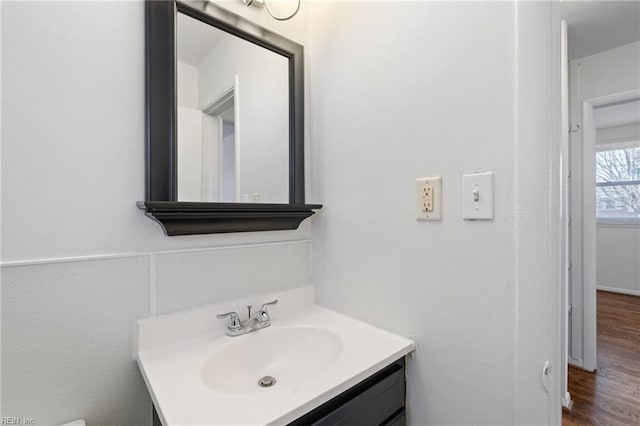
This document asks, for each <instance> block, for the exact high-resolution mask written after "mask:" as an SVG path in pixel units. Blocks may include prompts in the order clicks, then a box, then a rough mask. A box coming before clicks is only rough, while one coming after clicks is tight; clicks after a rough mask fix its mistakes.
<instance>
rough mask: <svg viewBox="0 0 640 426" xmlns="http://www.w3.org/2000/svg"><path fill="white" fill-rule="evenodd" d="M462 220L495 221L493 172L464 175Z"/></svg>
mask: <svg viewBox="0 0 640 426" xmlns="http://www.w3.org/2000/svg"><path fill="white" fill-rule="evenodd" d="M462 218H463V219H469V220H492V219H493V172H483V173H470V174H464V175H462Z"/></svg>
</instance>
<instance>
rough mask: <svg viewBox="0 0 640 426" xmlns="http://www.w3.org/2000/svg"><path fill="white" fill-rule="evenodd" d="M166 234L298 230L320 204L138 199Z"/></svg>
mask: <svg viewBox="0 0 640 426" xmlns="http://www.w3.org/2000/svg"><path fill="white" fill-rule="evenodd" d="M138 207H139V208H141V209H144V210H145V214H146V215H147V216H148V217H150V218H151V219H153V220H155V221H156V222H158V223H159V224H160V225H161V226H162V228H163V229H164V232H165V234H166V235H168V236H176V235H196V234H217V233H229V232H253V231H279V230H291V229H297V228H298V226H300V223H302V221H303V220H305V219H306V218H308V217H309V216H311V215H312V214H313V209H319V208H321V207H322V205H320V204H243V203H201V202H184V201H183V202H171V201H140V202H138Z"/></svg>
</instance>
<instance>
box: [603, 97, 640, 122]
mask: <svg viewBox="0 0 640 426" xmlns="http://www.w3.org/2000/svg"><path fill="white" fill-rule="evenodd" d="M595 121H596V128H597V129H603V128H607V127H617V126H624V125H627V124H634V123H638V122H640V100H636V101H633V102H624V103H619V104H613V105H611V106H606V107H603V108H597V109H596V113H595Z"/></svg>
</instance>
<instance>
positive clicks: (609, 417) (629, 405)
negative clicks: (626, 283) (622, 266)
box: [562, 291, 640, 426]
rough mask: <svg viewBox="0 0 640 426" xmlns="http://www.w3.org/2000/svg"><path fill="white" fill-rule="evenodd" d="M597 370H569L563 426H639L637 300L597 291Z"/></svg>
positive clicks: (639, 318)
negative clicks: (568, 395) (569, 404)
mask: <svg viewBox="0 0 640 426" xmlns="http://www.w3.org/2000/svg"><path fill="white" fill-rule="evenodd" d="M597 309H598V355H597V360H598V361H597V362H598V371H597V372H596V373H589V372H586V371H584V370H581V369H579V368H575V367H570V368H569V393H571V399H572V400H573V407H572V408H571V412H566V411H565V412H564V413H563V416H562V424H563V426H573V425H581V426H582V425H599V426H600V425H601V426H617V425H633V426H638V425H640V297H638V296H627V295H623V294H616V293H609V292H604V291H598V296H597Z"/></svg>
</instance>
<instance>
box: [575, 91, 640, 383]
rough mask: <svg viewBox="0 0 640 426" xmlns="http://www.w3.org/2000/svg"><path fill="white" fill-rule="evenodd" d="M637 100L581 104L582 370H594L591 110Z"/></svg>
mask: <svg viewBox="0 0 640 426" xmlns="http://www.w3.org/2000/svg"><path fill="white" fill-rule="evenodd" d="M638 97H640V89H634V90H629V91H626V92H621V93H614V94H611V95H606V96H601V97H597V98H592V99H586V100H584V101H583V102H582V130H583V135H582V137H583V139H582V161H583V165H582V167H583V169H582V170H583V174H582V180H583V185H582V195H583V198H582V234H583V241H582V250H583V261H582V271H583V275H582V282H583V285H582V303H583V318H582V327H583V363H584V366H583V368H584V369H585V370H587V371H595V370H596V368H597V359H596V354H597V347H596V346H597V337H596V336H597V327H596V322H597V318H596V317H597V312H596V226H597V224H596V203H595V201H596V185H595V181H596V179H595V153H596V126H595V117H594V115H595V114H594V109H595V108H596V107H600V106H603V105H607V104H612V103H616V102H622V101H626V100H629V99H635V98H638Z"/></svg>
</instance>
